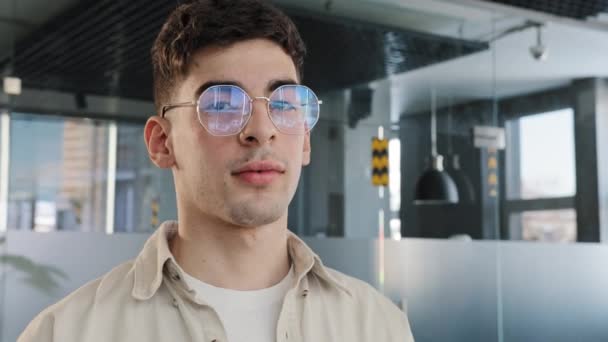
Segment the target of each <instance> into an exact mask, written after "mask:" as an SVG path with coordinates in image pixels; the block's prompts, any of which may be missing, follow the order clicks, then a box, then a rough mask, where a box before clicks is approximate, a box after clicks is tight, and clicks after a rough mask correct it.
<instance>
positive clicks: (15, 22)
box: [0, 0, 608, 112]
mask: <svg viewBox="0 0 608 342" xmlns="http://www.w3.org/2000/svg"><path fill="white" fill-rule="evenodd" d="M275 2H276V3H277V4H279V5H280V6H282V7H284V8H286V9H287V10H288V12H289V13H290V15H292V16H294V17H295V20H296V22H298V21H299V25H300V26H301V30H302V35H303V36H304V38H305V40H306V41H307V43H308V44H309V46H310V44H313V45H316V46H319V48H318V50H317V51H321V52H319V53H314V50H311V56H309V57H310V58H309V59H308V60H307V68H306V70H309V72H313V76H312V79H317V80H318V82H321V83H320V84H321V87H326V88H331V87H336V86H339V87H348V86H352V85H356V84H357V83H361V81H362V80H365V81H372V80H376V82H375V83H380V82H388V83H390V86H391V87H392V89H393V91H394V93H395V94H396V95H398V98H397V100H396V102H395V108H397V109H398V110H399V111H400V112H413V111H417V110H420V109H424V108H426V107H428V105H429V103H430V101H429V93H430V88H435V89H437V90H438V94H439V96H440V104H441V101H444V103H445V102H446V101H450V102H463V101H469V100H471V99H481V98H491V97H492V96H493V95H494V94H496V95H498V96H511V95H515V94H518V93H525V92H531V91H536V90H541V89H546V88H549V87H554V86H557V85H561V84H565V83H567V82H569V81H570V80H572V79H575V78H582V77H592V76H608V66H607V65H608V63H603V61H605V60H608V43H607V42H608V39H607V38H608V29H606V30H605V31H603V30H597V26H595V28H596V29H589V28H587V27H585V23H586V22H588V21H598V20H599V21H601V20H602V18H604V17H605V14H603V13H602V11H604V10H605V8H606V7H602V6H603V5H604V4H605V2H606V1H592V2H593V3H594V4H595V5H594V6H595V7H593V6H587V7H585V9H584V10H572V11H571V10H564V9H563V8H570V7H563V6H562V7H559V6H557V5H555V4H557V3H564V4H570V5H573V4H574V3H581V2H580V1H567V0H560V1H539V2H534V3H544V6H545V7H542V6H541V7H539V6H537V7H532V6H527V8H524V7H525V5H526V4H525V3H528V2H525V1H515V0H512V1H507V0H505V1H480V0H455V1H448V0H408V1H402V0H330V1H328V0H307V1H299V0H276V1H275ZM175 3H176V1H174V0H173V1H172V0H157V1H145V0H131V1H127V0H98V1H89V0H85V1H77V0H56V1H53V2H48V1H45V2H43V1H40V0H19V1H17V0H3V1H0V31H1V32H10V33H11V34H8V35H2V36H0V51H8V52H7V53H6V54H5V55H2V54H1V53H0V68H2V67H4V69H5V70H4V73H5V74H6V73H13V74H15V75H18V76H22V77H24V78H25V80H24V82H25V84H26V86H33V87H39V88H53V89H62V88H64V89H65V90H73V89H74V88H77V89H78V90H79V91H80V92H83V93H103V94H112V95H119V96H126V97H133V98H143V99H150V98H151V97H150V96H151V95H150V94H151V91H150V84H151V75H150V68H149V60H148V51H149V48H150V46H151V42H152V40H153V39H154V37H155V35H156V33H157V32H158V28H160V25H161V24H162V22H163V20H164V19H165V18H166V15H167V14H168V13H169V11H170V10H171V8H173V6H174V5H175ZM585 3H586V4H589V3H588V2H585ZM551 4H553V5H554V6H553V7H550V5H551ZM505 6H508V8H516V7H517V8H519V9H521V11H518V12H517V15H514V14H513V13H514V12H511V11H506V10H503V9H505V8H507V7H505ZM564 6H566V5H564ZM579 7H584V6H582V5H581V6H579ZM551 8H558V10H552V9H551ZM543 11H546V13H547V14H548V15H553V16H556V15H557V16H559V15H567V14H569V13H574V14H572V15H571V17H572V18H570V19H574V20H576V21H577V22H581V23H582V25H572V23H573V21H570V22H561V21H551V20H550V19H551V18H552V17H550V16H547V17H546V18H547V20H546V21H543V22H545V24H546V25H545V27H544V28H543V31H542V32H543V38H544V44H545V45H546V46H547V47H548V48H549V53H550V55H549V59H548V60H547V61H545V62H542V63H539V62H537V61H535V60H534V59H532V58H531V56H530V54H529V52H528V49H529V47H530V46H531V45H532V44H533V43H534V42H535V39H536V36H535V32H534V30H533V29H527V30H524V31H520V32H516V33H513V34H510V35H508V36H505V37H503V38H501V39H498V40H496V41H494V42H493V43H491V44H490V45H488V44H487V42H488V41H490V40H491V39H492V38H493V37H496V36H497V35H498V34H499V33H500V32H502V31H504V30H507V29H508V28H511V27H515V26H518V25H521V24H522V23H523V22H525V21H526V20H529V19H531V18H532V19H534V20H537V21H538V19H539V16H538V15H537V14H538V13H539V12H540V13H545V12H543ZM528 14H529V17H528ZM540 18H545V17H542V16H541V17H540ZM606 27H607V28H608V26H606ZM330 28H331V29H333V30H337V31H340V30H341V31H340V32H341V33H340V34H337V35H332V36H331V39H328V38H327V35H326V32H329V31H327V30H328V29H330ZM413 31H416V32H413ZM387 32H389V33H390V34H387ZM363 36H365V37H367V38H366V39H364V40H363V41H364V42H366V44H367V45H364V47H363V48H362V47H361V40H359V41H357V40H356V39H355V38H357V37H363ZM353 37H355V38H353ZM391 37H393V38H391ZM394 37H397V39H396V40H395V39H394ZM388 41H392V43H390V42H388ZM387 42H388V43H387ZM391 44H392V45H391ZM391 46H392V48H391ZM412 46H414V47H417V48H416V49H409V50H408V49H407V48H406V47H412ZM12 47H16V49H13V48H12ZM387 47H388V52H387V51H380V50H387ZM391 49H392V50H391ZM361 51H365V53H361ZM391 51H392V54H391V53H390V52H391ZM13 53H14V54H15V56H17V57H18V58H16V61H17V62H16V63H7V61H8V60H10V59H8V57H10V56H11V55H12V54H13ZM399 54H401V55H400V56H399ZM336 56H341V57H340V59H341V60H342V61H347V62H348V61H349V62H350V63H351V64H350V65H348V64H345V63H344V62H328V59H329V58H330V57H336ZM349 56H350V57H349ZM395 56H396V57H397V59H399V58H401V59H405V62H401V63H393V64H394V65H392V66H391V63H390V62H391V58H390V57H393V58H394V57H395ZM404 57H407V58H404ZM2 61H4V63H3V62H2ZM311 66H317V67H316V68H312V69H311ZM361 66H363V68H362V67H361ZM371 66H375V67H371ZM494 66H496V67H495V68H494ZM66 68H67V69H66ZM340 68H342V69H343V70H342V71H340ZM356 68H358V69H365V68H367V69H370V70H371V71H370V70H364V71H363V72H361V74H360V75H356V77H355V76H353V75H349V73H348V71H349V70H355V69H356ZM374 68H376V70H373V69H374ZM378 68H379V69H378ZM315 70H316V71H315ZM1 71H2V69H0V72H1ZM315 72H316V73H317V75H314V73H315ZM332 72H333V74H332ZM66 75H67V76H69V81H68V82H66V80H65V77H66ZM387 76H388V79H387V80H384V81H383V80H382V78H385V77H387ZM349 77H350V78H349ZM324 78H325V79H324ZM28 79H29V81H28ZM41 80H42V81H41ZM37 82H38V83H37ZM322 82H326V83H329V84H325V85H323V84H322ZM66 83H67V85H66ZM74 85H77V87H74ZM127 88H129V89H127Z"/></svg>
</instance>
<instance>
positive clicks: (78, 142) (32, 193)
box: [7, 113, 108, 231]
mask: <svg viewBox="0 0 608 342" xmlns="http://www.w3.org/2000/svg"><path fill="white" fill-rule="evenodd" d="M107 129H108V126H107V124H105V123H103V122H100V121H93V120H88V119H75V118H57V117H50V116H38V115H30V114H18V113H14V114H12V115H11V121H10V152H9V165H10V166H9V196H8V197H9V203H8V213H7V225H8V228H9V229H33V230H35V231H52V230H58V229H62V230H84V231H104V229H105V212H106V173H107V139H108V134H107Z"/></svg>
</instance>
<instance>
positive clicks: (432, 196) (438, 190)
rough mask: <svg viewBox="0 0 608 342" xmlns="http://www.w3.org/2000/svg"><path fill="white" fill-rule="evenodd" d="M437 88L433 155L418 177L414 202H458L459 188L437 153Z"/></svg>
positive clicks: (432, 112)
mask: <svg viewBox="0 0 608 342" xmlns="http://www.w3.org/2000/svg"><path fill="white" fill-rule="evenodd" d="M435 98H436V95H435V89H433V90H432V93H431V157H430V165H429V167H428V168H427V169H426V170H425V171H424V173H423V174H422V175H421V176H420V178H418V182H417V183H416V194H415V197H414V204H417V205H426V204H452V203H458V189H457V188H456V184H455V183H454V180H453V179H452V177H450V175H449V174H448V173H447V172H445V170H444V168H443V156H442V155H440V154H438V153H437V113H436V111H437V108H436V103H435V102H436V99H435Z"/></svg>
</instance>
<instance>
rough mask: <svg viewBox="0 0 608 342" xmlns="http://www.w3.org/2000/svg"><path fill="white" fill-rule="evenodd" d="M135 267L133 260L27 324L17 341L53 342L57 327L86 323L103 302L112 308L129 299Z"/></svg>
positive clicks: (119, 266) (86, 285) (117, 267)
mask: <svg viewBox="0 0 608 342" xmlns="http://www.w3.org/2000/svg"><path fill="white" fill-rule="evenodd" d="M132 268H133V261H128V262H125V263H122V264H120V265H118V266H116V267H115V268H114V269H112V270H111V271H110V272H108V273H106V274H105V275H103V276H101V277H100V278H97V279H95V280H92V281H90V282H88V283H87V284H85V285H83V286H82V287H80V288H78V289H77V290H75V291H74V292H72V293H70V294H69V295H68V296H66V297H65V298H63V299H62V300H60V301H59V302H57V303H55V304H53V305H51V306H49V307H48V308H46V309H44V310H43V311H42V312H40V313H39V314H38V315H37V316H36V317H35V318H34V319H33V320H32V321H31V322H30V323H29V324H28V326H27V327H26V328H25V330H24V331H23V333H22V334H21V336H20V337H19V339H18V341H19V342H26V341H27V342H29V341H53V336H54V335H55V330H56V329H57V328H61V329H63V328H66V327H67V326H72V327H78V326H81V325H82V324H85V323H86V321H87V320H88V319H89V318H90V316H91V315H92V313H93V311H94V310H95V309H98V308H99V304H100V303H104V305H105V304H106V303H107V304H110V305H111V303H118V302H121V301H124V300H127V299H128V298H129V297H130V294H131V290H132V288H133V279H134V276H133V272H132Z"/></svg>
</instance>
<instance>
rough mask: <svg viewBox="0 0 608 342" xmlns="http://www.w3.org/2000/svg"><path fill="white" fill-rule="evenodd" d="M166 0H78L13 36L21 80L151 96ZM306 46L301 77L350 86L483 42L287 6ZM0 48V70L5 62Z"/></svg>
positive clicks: (322, 86)
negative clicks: (17, 38)
mask: <svg viewBox="0 0 608 342" xmlns="http://www.w3.org/2000/svg"><path fill="white" fill-rule="evenodd" d="M177 3H178V2H177V1H175V0H172V1H169V0H155V1H149V0H128V1H127V0H97V1H90V0H85V1H80V2H79V3H78V4H77V5H76V6H74V7H72V8H70V9H68V10H66V11H65V12H63V13H62V14H60V15H58V16H56V17H54V18H52V19H51V20H49V21H48V22H47V23H45V24H43V25H42V26H41V27H39V28H38V29H36V30H34V31H33V33H32V34H30V35H29V36H27V37H26V38H25V39H22V40H20V41H18V42H17V43H16V46H15V51H14V63H13V66H14V74H15V75H16V76H19V77H20V78H21V79H22V80H23V84H24V87H27V88H38V89H54V90H63V91H69V92H75V93H82V94H99V95H113V96H121V97H125V98H136V99H144V100H151V99H152V75H151V74H152V70H151V65H150V48H151V46H152V43H153V41H154V38H155V37H156V35H157V34H158V31H159V30H160V27H161V25H162V23H163V22H164V20H165V19H166V17H167V15H168V14H169V13H170V12H171V10H172V9H173V8H174V7H175V6H176V5H177ZM285 10H286V12H287V13H288V14H289V15H290V16H291V17H292V18H293V19H294V21H295V22H296V25H297V26H298V28H299V29H300V32H301V34H302V36H303V38H304V41H305V42H306V44H307V47H308V56H307V58H306V62H305V70H304V83H306V84H307V85H309V86H310V87H312V88H313V89H315V91H316V92H318V93H322V92H325V91H330V90H334V89H343V88H350V87H353V86H357V85H362V84H366V83H369V82H370V81H373V80H378V79H382V78H385V77H387V76H388V75H391V74H396V73H402V72H407V71H409V70H413V69H416V68H420V67H423V66H427V65H430V64H433V63H439V62H443V61H446V60H449V59H453V58H457V57H461V56H464V55H468V54H471V53H475V52H478V51H482V50H485V49H487V48H488V45H487V44H486V43H484V42H474V41H466V40H459V39H453V38H447V37H440V36H435V35H430V34H423V33H418V32H412V31H406V30H402V29H396V28H391V27H383V26H380V25H375V24H369V23H362V22H357V21H353V20H348V19H343V18H337V17H330V16H327V15H325V14H322V15H321V14H316V13H307V12H302V11H301V10H297V11H296V10H293V9H289V8H287V9H285ZM10 62H11V58H10V57H9V56H2V55H0V69H2V68H7V67H8V66H9V65H10Z"/></svg>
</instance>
